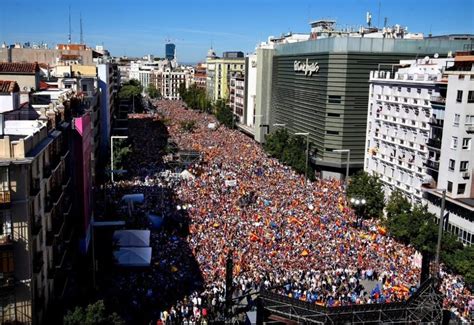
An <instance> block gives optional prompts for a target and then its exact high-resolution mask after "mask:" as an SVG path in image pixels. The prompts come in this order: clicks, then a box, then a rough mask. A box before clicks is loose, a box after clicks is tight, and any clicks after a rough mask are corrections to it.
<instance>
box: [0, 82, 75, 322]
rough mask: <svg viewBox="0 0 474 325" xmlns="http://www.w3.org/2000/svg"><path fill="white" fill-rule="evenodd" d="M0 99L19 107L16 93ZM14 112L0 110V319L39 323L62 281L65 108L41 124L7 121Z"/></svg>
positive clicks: (66, 216)
mask: <svg viewBox="0 0 474 325" xmlns="http://www.w3.org/2000/svg"><path fill="white" fill-rule="evenodd" d="M5 83H9V82H8V81H6V82H5V81H3V82H0V84H3V86H2V87H0V88H2V89H4V87H5ZM10 83H11V82H10ZM10 88H11V86H10ZM13 88H16V89H18V88H17V86H16V87H13ZM0 97H3V98H2V100H1V103H2V105H8V104H9V103H11V104H10V105H11V107H19V103H18V102H16V103H15V101H18V98H19V97H18V96H11V94H7V93H1V94H0ZM15 113H16V112H15V111H14V110H12V111H9V110H2V114H1V115H0V130H1V138H0V165H1V166H0V169H1V170H0V175H1V177H2V182H1V184H2V192H1V193H2V194H1V195H0V198H1V200H0V201H1V202H0V211H1V218H2V220H1V224H2V235H1V238H2V241H1V243H2V244H1V247H0V248H1V250H2V257H3V263H1V267H2V271H1V274H2V278H1V281H2V286H1V288H0V289H1V290H2V291H3V292H2V295H1V298H0V301H1V303H0V304H1V307H2V309H1V311H2V313H1V314H0V319H1V322H2V323H7V322H12V323H14V322H21V323H24V324H41V323H42V321H43V318H44V316H45V313H46V308H47V306H48V305H49V304H50V303H51V302H52V301H53V299H54V298H55V297H56V298H58V299H61V297H62V295H63V293H64V291H65V288H66V284H67V279H68V271H67V267H68V251H69V250H70V247H69V243H70V239H71V233H72V232H71V223H70V221H71V211H72V200H71V194H70V192H71V177H70V169H69V168H70V163H69V147H68V136H69V135H68V131H67V123H64V114H65V111H64V108H61V107H58V108H57V109H56V110H55V111H50V112H49V113H51V114H47V117H46V119H45V120H39V119H35V120H15V119H10V118H11V117H9V115H15ZM53 125H54V126H55V127H54V128H53V127H52V126H53Z"/></svg>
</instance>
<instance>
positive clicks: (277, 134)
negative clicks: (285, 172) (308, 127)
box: [263, 128, 314, 179]
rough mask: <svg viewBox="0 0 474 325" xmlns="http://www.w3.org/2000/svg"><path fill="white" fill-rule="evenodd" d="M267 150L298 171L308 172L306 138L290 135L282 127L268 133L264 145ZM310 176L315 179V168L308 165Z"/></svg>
mask: <svg viewBox="0 0 474 325" xmlns="http://www.w3.org/2000/svg"><path fill="white" fill-rule="evenodd" d="M263 148H264V149H265V151H266V152H267V153H268V154H269V155H270V156H271V157H274V158H277V159H278V160H279V161H280V162H281V163H283V164H285V165H288V166H291V167H292V168H293V169H294V170H295V171H296V172H297V173H299V174H304V173H305V172H306V138H305V137H301V136H295V135H290V133H289V132H288V130H287V129H284V128H281V129H277V130H275V131H274V132H272V133H270V134H268V135H267V137H266V138H265V143H264V145H263ZM308 178H309V179H314V170H313V169H311V168H309V166H308Z"/></svg>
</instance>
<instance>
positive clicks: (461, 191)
mask: <svg viewBox="0 0 474 325" xmlns="http://www.w3.org/2000/svg"><path fill="white" fill-rule="evenodd" d="M447 191H448V193H452V192H453V182H450V181H448V189H447ZM465 191H466V183H460V184H458V191H457V194H464V192H465Z"/></svg>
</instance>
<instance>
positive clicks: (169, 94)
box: [161, 67, 194, 100]
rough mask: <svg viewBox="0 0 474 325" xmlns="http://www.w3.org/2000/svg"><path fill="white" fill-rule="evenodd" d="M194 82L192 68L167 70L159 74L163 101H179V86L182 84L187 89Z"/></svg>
mask: <svg viewBox="0 0 474 325" xmlns="http://www.w3.org/2000/svg"><path fill="white" fill-rule="evenodd" d="M193 82H194V68H193V67H179V68H177V69H175V70H172V69H170V68H167V69H166V70H165V71H163V72H162V73H161V96H162V97H163V98H164V99H170V100H179V99H181V96H180V95H179V86H180V85H181V84H184V85H185V86H186V89H188V88H189V87H190V86H191V84H192V83H193Z"/></svg>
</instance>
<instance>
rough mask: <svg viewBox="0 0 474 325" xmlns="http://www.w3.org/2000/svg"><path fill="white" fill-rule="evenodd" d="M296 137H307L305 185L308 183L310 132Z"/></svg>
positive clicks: (299, 133) (298, 133)
mask: <svg viewBox="0 0 474 325" xmlns="http://www.w3.org/2000/svg"><path fill="white" fill-rule="evenodd" d="M295 135H301V136H305V137H306V165H305V166H306V167H305V170H304V185H305V186H306V184H307V183H308V160H309V132H297V133H295Z"/></svg>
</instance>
